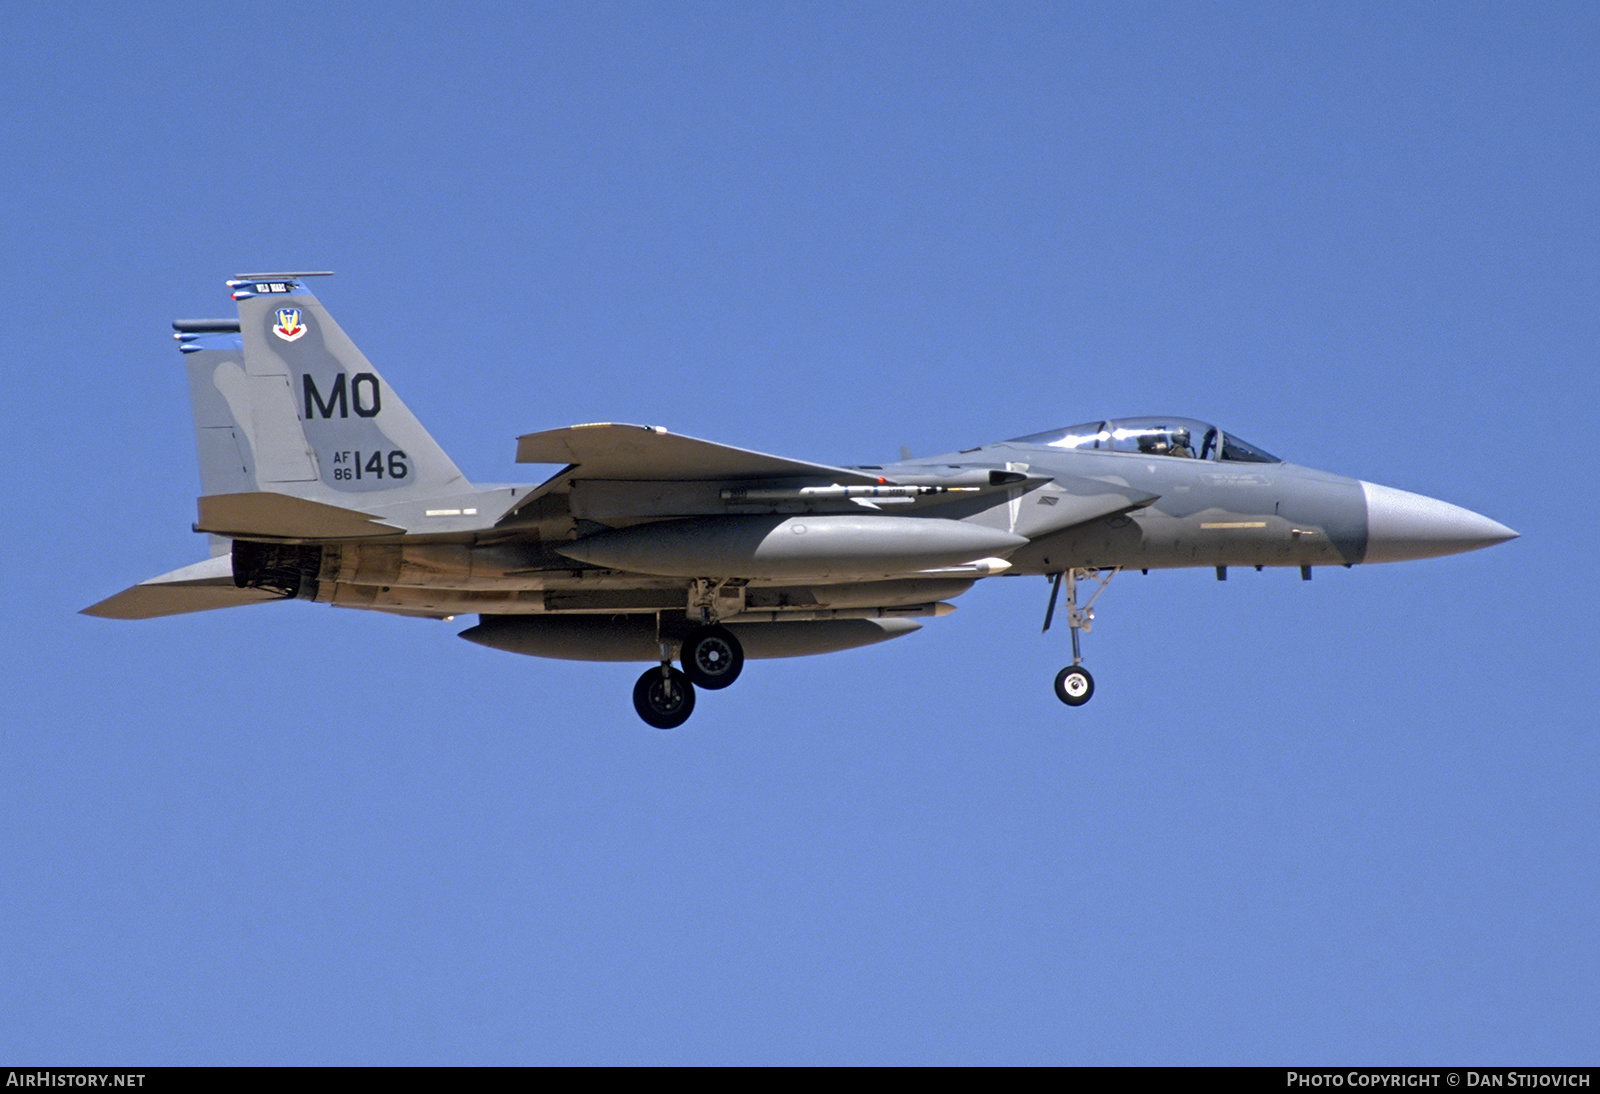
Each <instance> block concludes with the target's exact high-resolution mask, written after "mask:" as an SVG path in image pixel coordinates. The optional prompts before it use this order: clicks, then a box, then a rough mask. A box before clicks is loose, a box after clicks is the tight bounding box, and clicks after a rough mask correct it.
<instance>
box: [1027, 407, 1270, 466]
mask: <svg viewBox="0 0 1600 1094" xmlns="http://www.w3.org/2000/svg"><path fill="white" fill-rule="evenodd" d="M1014 443H1017V444H1037V445H1046V446H1048V447H1050V448H1071V449H1079V450H1094V451H1101V452H1126V453H1129V454H1132V455H1139V456H1166V457H1171V458H1176V459H1188V460H1225V461H1229V462H1233V463H1282V462H1283V461H1282V460H1280V459H1278V457H1276V456H1274V455H1272V454H1271V453H1269V452H1267V451H1266V450H1265V449H1261V448H1257V447H1256V446H1255V445H1253V444H1248V443H1246V442H1245V441H1242V440H1240V439H1239V438H1238V437H1235V436H1233V435H1232V434H1230V433H1224V432H1223V431H1222V430H1220V429H1218V428H1217V427H1216V426H1214V425H1208V424H1207V423H1205V422H1197V421H1195V420H1194V419H1192V418H1118V419H1115V420H1113V421H1107V422H1088V423H1086V424H1084V425H1075V426H1070V427H1068V428H1067V429H1052V430H1049V431H1047V432H1044V433H1033V434H1030V435H1029V436H1026V437H1018V438H1016V439H1015V442H1014Z"/></svg>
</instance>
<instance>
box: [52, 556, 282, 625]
mask: <svg viewBox="0 0 1600 1094" xmlns="http://www.w3.org/2000/svg"><path fill="white" fill-rule="evenodd" d="M280 599H282V595H281V594H280V593H276V592H269V591H267V590H264V589H240V588H237V587H236V586H235V585H234V583H233V559H232V558H231V557H230V556H228V555H217V556H215V557H213V558H208V559H206V560H205V561H204V562H196V563H195V564H194V565H193V566H185V567H184V568H183V569H181V570H173V571H172V572H171V573H170V574H162V575H161V576H160V577H152V578H151V579H150V580H149V581H141V582H140V583H139V584H137V585H135V586H134V587H133V588H131V589H124V590H122V592H120V593H118V594H117V595H116V596H113V597H108V598H107V599H105V600H102V601H100V603H98V604H95V605H93V606H91V607H88V608H85V609H83V611H82V613H80V614H82V615H98V616H100V617H102V618H104V619H156V618H158V617H160V616H163V615H183V614H185V613H187V612H209V611H212V610H214V609H216V608H237V607H239V606H240V605H242V604H259V603H261V602H263V601H267V600H280Z"/></svg>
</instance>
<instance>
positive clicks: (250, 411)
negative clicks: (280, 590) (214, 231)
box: [173, 274, 473, 512]
mask: <svg viewBox="0 0 1600 1094" xmlns="http://www.w3.org/2000/svg"><path fill="white" fill-rule="evenodd" d="M308 276H312V275H308V274H271V275H245V276H242V277H239V278H236V279H235V280H233V281H230V282H228V287H229V288H230V289H232V290H233V298H234V299H235V300H236V301H238V303H239V321H238V322H237V323H233V322H232V321H230V320H179V321H178V322H176V323H174V324H173V326H174V327H175V328H176V329H177V331H178V334H177V338H178V342H179V348H180V349H182V350H183V352H184V353H185V354H188V355H189V394H190V399H191V400H192V402H193V406H194V420H195V446H196V448H197V449H198V451H199V456H200V481H201V491H202V496H203V497H213V496H216V495H235V494H258V493H268V494H279V495H288V496H289V497H293V498H300V499H304V500H306V501H310V502H316V503H318V504H320V505H328V506H335V507H338V508H340V509H347V510H359V511H368V512H370V511H372V510H373V509H375V508H377V507H379V506H384V507H387V506H389V505H390V504H391V503H394V502H405V501H411V500H417V499H424V498H438V497H442V496H447V495H451V494H457V493H463V492H467V491H471V490H472V489H473V487H472V485H471V484H470V483H469V482H468V481H467V480H466V477H465V476H463V475H462V474H461V471H460V469H458V468H457V467H456V465H455V463H454V462H453V461H452V460H451V459H450V457H449V456H447V455H445V452H444V450H443V449H442V448H440V447H439V445H438V443H437V442H435V441H434V439H433V438H432V437H430V436H429V435H428V431H427V430H425V429H423V427H422V424H421V423H420V422H418V421H417V419H416V417H415V416H414V415H413V414H412V413H411V411H409V410H408V409H406V405H405V403H404V402H402V401H401V400H400V397H399V396H398V395H396V394H395V393H394V391H393V389H391V388H390V387H389V386H388V384H387V383H386V382H385V381H384V380H383V378H382V377H380V376H379V375H378V373H377V371H376V370H375V369H374V368H373V367H372V364H371V363H370V362H369V361H368V360H367V359H366V357H365V356H363V355H362V353H361V351H360V350H359V349H357V348H356V346H355V343H353V342H352V341H350V339H349V338H348V337H347V336H346V335H345V333H344V331H343V330H341V329H340V328H339V325H338V324H337V323H335V322H334V321H333V319H332V317H331V316H329V315H328V313H327V311H326V310H325V309H324V308H323V306H322V305H321V304H320V303H319V302H318V301H317V298H316V297H315V296H313V295H312V294H311V293H310V292H308V291H307V290H306V289H305V288H304V287H303V280H304V278H306V277H308ZM204 508H205V504H204V502H202V509H204Z"/></svg>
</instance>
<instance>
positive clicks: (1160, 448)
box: [1139, 433, 1168, 456]
mask: <svg viewBox="0 0 1600 1094" xmlns="http://www.w3.org/2000/svg"><path fill="white" fill-rule="evenodd" d="M1167 446H1168V440H1167V435H1166V434H1165V433H1141V434H1140V435H1139V451H1140V452H1143V453H1144V454H1145V455H1146V456H1165V455H1166V454H1167Z"/></svg>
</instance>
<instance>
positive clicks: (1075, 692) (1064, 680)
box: [1044, 567, 1121, 707]
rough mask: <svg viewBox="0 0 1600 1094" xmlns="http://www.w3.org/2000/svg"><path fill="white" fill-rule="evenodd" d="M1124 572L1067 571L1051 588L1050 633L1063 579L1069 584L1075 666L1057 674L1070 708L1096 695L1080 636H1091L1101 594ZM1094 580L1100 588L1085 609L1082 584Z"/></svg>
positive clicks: (1046, 619)
mask: <svg viewBox="0 0 1600 1094" xmlns="http://www.w3.org/2000/svg"><path fill="white" fill-rule="evenodd" d="M1120 569H1121V568H1120V567H1118V568H1117V569H1113V570H1108V571H1105V572H1104V573H1102V572H1101V571H1100V570H1085V569H1076V570H1064V571H1062V572H1061V573H1058V574H1056V577H1055V581H1054V582H1053V583H1052V584H1051V586H1050V606H1049V607H1048V608H1046V609H1045V612H1044V630H1046V631H1047V630H1049V629H1050V623H1051V621H1052V620H1054V619H1055V615H1056V598H1057V597H1058V596H1060V595H1061V579H1062V578H1066V582H1067V626H1069V627H1071V628H1072V664H1070V665H1068V666H1067V667H1066V668H1064V669H1062V670H1061V671H1060V672H1058V673H1056V698H1057V699H1060V700H1061V701H1062V702H1063V703H1065V704H1067V706H1069V707H1081V706H1083V704H1085V703H1087V702H1088V701H1089V699H1090V698H1091V697H1092V696H1093V695H1094V677H1093V676H1090V675H1089V670H1088V669H1086V668H1084V667H1083V651H1082V650H1081V649H1080V648H1079V646H1078V632H1079V631H1082V632H1083V633H1084V634H1088V633H1089V631H1090V630H1091V629H1092V628H1091V626H1090V624H1091V623H1093V622H1094V602H1095V601H1096V600H1098V599H1099V598H1100V594H1101V593H1103V592H1105V591H1106V586H1107V585H1109V584H1111V579H1112V578H1114V577H1116V576H1117V573H1118V571H1119V570H1120ZM1086 579H1092V580H1094V581H1096V582H1098V583H1099V585H1100V587H1099V588H1098V589H1096V590H1095V591H1094V593H1093V594H1092V595H1090V597H1089V599H1088V601H1086V602H1085V603H1084V604H1083V606H1082V607H1079V605H1078V582H1079V581H1081V580H1086Z"/></svg>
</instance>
